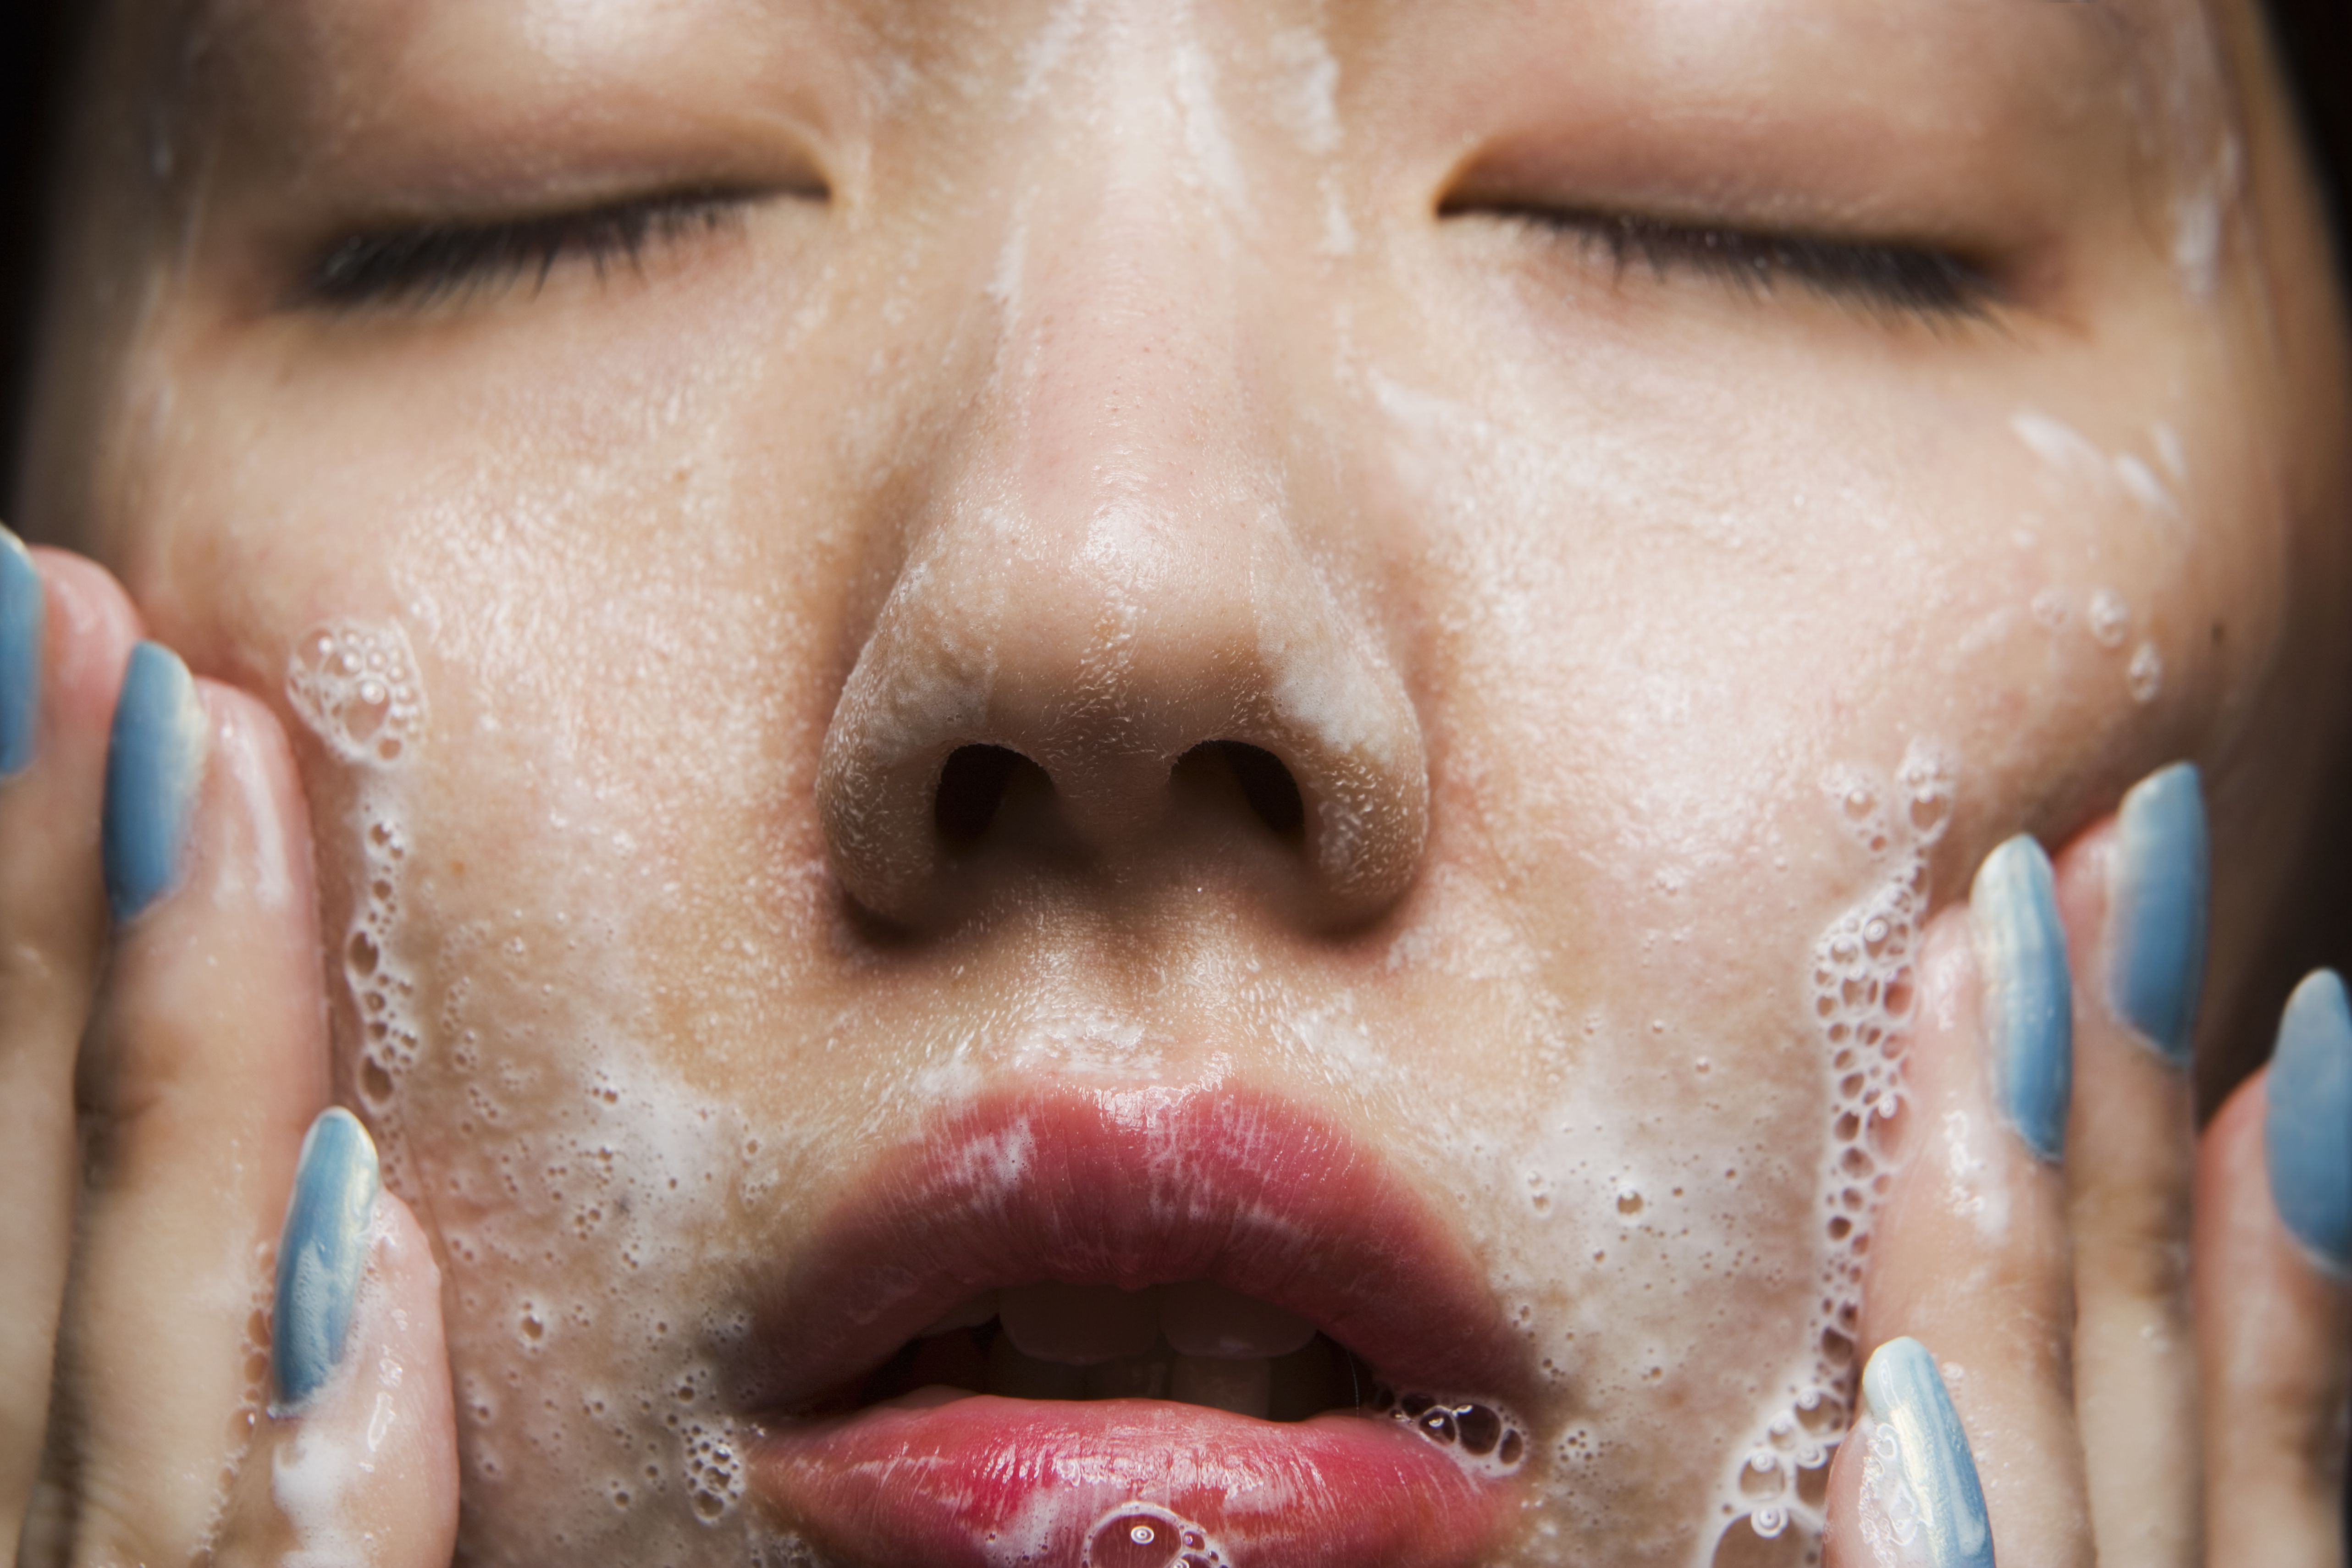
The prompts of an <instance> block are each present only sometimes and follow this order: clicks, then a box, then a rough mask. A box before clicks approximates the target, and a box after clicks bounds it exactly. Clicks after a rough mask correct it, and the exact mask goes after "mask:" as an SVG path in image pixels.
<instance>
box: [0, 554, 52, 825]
mask: <svg viewBox="0 0 2352 1568" xmlns="http://www.w3.org/2000/svg"><path fill="white" fill-rule="evenodd" d="M46 610H47V600H46V598H45V597H44V595H42V593H41V574H40V572H39V570H38V569H37V568H36V567H35V566H34V564H33V558H32V557H31V556H29V555H27V554H26V553H25V547H24V546H23V545H22V544H20V543H18V542H17V541H16V535H15V534H13V533H11V532H9V531H7V530H6V529H5V528H0V778H13V777H15V776H16V774H18V773H23V772H24V771H25V770H26V768H28V767H30V766H32V765H33V747H34V744H35V742H37V740H38V739H39V735H40V726H41V624H42V622H43V620H44V619H46V618H47V617H46Z"/></svg>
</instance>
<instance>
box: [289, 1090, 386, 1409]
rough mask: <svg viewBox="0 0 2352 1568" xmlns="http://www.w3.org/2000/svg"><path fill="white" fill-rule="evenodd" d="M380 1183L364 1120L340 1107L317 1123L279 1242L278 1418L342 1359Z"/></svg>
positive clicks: (297, 1404)
mask: <svg viewBox="0 0 2352 1568" xmlns="http://www.w3.org/2000/svg"><path fill="white" fill-rule="evenodd" d="M381 1181H382V1177H381V1175H380V1174H379V1173H378V1170H377V1166H376V1157H375V1142H374V1141H373V1140H372V1139H371V1138H369V1137H368V1135H367V1129H366V1128H364V1127H362V1126H361V1125H360V1121H359V1118H358V1117H356V1116H353V1115H352V1113H351V1112H350V1111H348V1110H343V1109H341V1107H340V1106H339V1107H337V1108H335V1109H333V1110H328V1111H324V1112H322V1113H321V1114H320V1117H319V1120H317V1121H313V1122H312V1123H310V1132H309V1133H308V1135H306V1136H305V1137H304V1138H303V1140H302V1162H301V1164H300V1166H299V1169H298V1170H297V1171H296V1172H295V1174H294V1196H293V1199H292V1201H291V1202H289V1203H288V1204H287V1205H286V1229H285V1231H284V1233H283V1234H282V1235H280V1236H279V1237H278V1305H277V1310H276V1315H275V1316H274V1317H273V1318H272V1319H271V1320H270V1326H269V1373H270V1377H271V1378H272V1380H273V1381H274V1382H275V1383H276V1384H277V1386H278V1398H277V1401H276V1403H275V1404H274V1405H271V1407H270V1408H271V1411H272V1413H273V1414H278V1415H284V1414H287V1413H289V1412H292V1411H294V1410H298V1409H299V1408H300V1407H301V1406H302V1405H304V1404H305V1403H306V1402H308V1401H309V1399H310V1396H311V1395H312V1394H316V1393H317V1392H318V1391H319V1388H320V1384H324V1383H325V1382H326V1381H327V1379H328V1378H330V1377H331V1376H332V1375H333V1374H334V1371H335V1366H336V1363H339V1362H341V1360H342V1359H343V1342H344V1340H345V1339H347V1338H348V1337H349V1336H350V1334H351V1331H352V1305H353V1304H354V1303H355V1302H356V1301H357V1300H359V1293H360V1269H361V1267H362V1265H364V1264H365V1263H366V1262H367V1239H368V1221H369V1220H370V1219H371V1218H372V1217H373V1215H374V1213H375V1194H376V1193H377V1190H378V1188H379V1186H380V1184H381Z"/></svg>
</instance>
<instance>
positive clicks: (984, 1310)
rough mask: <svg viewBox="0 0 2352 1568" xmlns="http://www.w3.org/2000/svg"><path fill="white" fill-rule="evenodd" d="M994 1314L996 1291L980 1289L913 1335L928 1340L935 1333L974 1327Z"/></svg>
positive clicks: (948, 1332)
mask: <svg viewBox="0 0 2352 1568" xmlns="http://www.w3.org/2000/svg"><path fill="white" fill-rule="evenodd" d="M994 1316H996V1292H995V1291H993V1290H982V1292H981V1293H980V1294H979V1295H977V1296H974V1297H973V1298H972V1299H971V1300H969V1301H966V1302H963V1303H962V1304H961V1305H959V1306H956V1307H951V1308H950V1309H949V1310H948V1311H947V1312H946V1313H945V1314H944V1315H942V1316H941V1317H940V1321H938V1322H936V1323H933V1324H932V1325H931V1326H930V1327H929V1328H928V1329H925V1330H924V1331H922V1332H921V1333H919V1334H917V1335H916V1336H915V1337H916V1338H917V1339H919V1340H928V1339H929V1338H931V1337H932V1336H934V1335H937V1334H951V1333H953V1332H955V1331H956V1330H958V1329H976V1328H978V1327H980V1325H981V1324H982V1323H984V1322H986V1321H988V1320H989V1319H991V1318H992V1317H994Z"/></svg>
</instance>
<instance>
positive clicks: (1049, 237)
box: [818, 149, 1429, 928]
mask: <svg viewBox="0 0 2352 1568" xmlns="http://www.w3.org/2000/svg"><path fill="white" fill-rule="evenodd" d="M1129 151H1130V153H1131V152H1132V149H1130V150H1129ZM1134 162H1135V160H1133V159H1132V158H1130V159H1129V166H1127V167H1124V168H1113V169H1111V170H1109V171H1108V173H1107V174H1106V176H1105V178H1104V179H1103V180H1101V181H1100V182H1099V183H1098V184H1097V185H1095V186H1094V187H1092V188H1091V189H1089V190H1087V191H1085V192H1083V193H1081V199H1079V200H1076V201H1073V202H1072V203H1070V204H1069V205H1067V206H1066V207H1065V208H1063V209H1062V210H1061V211H1060V213H1059V215H1058V220H1057V221H1055V220H1051V219H1049V216H1048V215H1045V214H1043V213H1041V212H1039V211H1037V210H1035V209H1034V208H1033V209H1032V210H1031V212H1030V213H1029V214H1028V215H1027V216H1026V219H1025V222H1024V227H1023V228H1022V230H1021V231H1020V232H1018V233H1016V235H1015V236H1014V237H1013V241H1012V242H1011V244H1010V245H1009V246H1008V247H1007V251H1006V254H1005V256H1004V257H1003V258H1002V259H1001V260H1000V261H999V262H998V264H997V267H996V269H995V271H996V282H995V286H994V287H993V288H992V290H991V297H992V300H993V301H994V304H993V306H992V308H993V309H994V310H996V311H997V312H998V313H999V319H998V321H997V322H996V328H997V332H998V341H997V344H996V352H995V353H994V354H993V356H992V362H993V364H992V369H991V370H990V371H989V372H988V373H987V375H986V385H985V387H984V388H983V389H982V391H981V393H980V395H978V396H977V397H975V398H973V399H972V400H971V402H969V403H968V404H966V405H963V409H964V411H963V414H962V416H961V422H960V424H959V425H958V426H957V428H956V433H955V435H954V436H953V437H950V447H951V451H950V456H949V457H947V458H944V459H943V460H941V461H940V463H939V464H938V467H937V469H936V471H935V472H931V473H929V474H927V475H926V478H925V480H924V485H923V496H922V499H920V500H919V501H917V503H916V504H915V513H916V515H915V516H914V517H913V519H912V520H911V524H910V526H909V527H908V528H907V529H906V530H905V531H904V532H903V533H901V534H899V535H898V538H899V539H900V540H901V541H903V542H901V543H899V544H898V546H897V547H896V548H897V549H898V550H899V551H900V552H903V553H902V555H901V558H900V560H899V561H898V564H897V567H896V575H895V580H894V581H893V582H892V584H891V587H890V590H889V592H888V594H887V596H886V597H885V599H884V601H883V604H882V606H881V608H880V610H879V612H878V613H877V616H876V618H875V621H874V624H873V626H872V628H871V630H870V632H869V633H868V635H867V637H866V641H865V644H864V646H863V647H862V648H861V650H860V652H859V654H858V657H857V658H856V664H855V666H854V668H853V669H852V671H851V673H850V675H849V678H848V679H847V681H846V683H845V687H844V689H843V691H842V694H841V697H840V699H839V701H838V703H837V705H836V707H835V712H834V715H833V718H832V721H831V724H830V726H829V729H828V731H827V733H826V735H825V739H824V752H823V756H822V761H821V763H820V767H819V773H818V797H819V798H818V805H819V810H820V815H821V818H822V821H823V825H824V835H825V841H826V846H827V850H828V853H829V855H830V858H831V860H832V864H833V867H834V869H835V873H836V875H837V876H838V877H839V879H840V881H841V884H842V886H843V887H844V888H845V889H846V890H847V892H848V893H849V895H850V896H851V897H852V898H853V899H854V900H856V901H857V902H858V903H860V904H862V905H863V906H865V907H866V909H867V910H871V911H873V912H874V913H876V914H878V915H881V916H883V917H885V918H887V919H888V920H890V921H895V922H898V923H901V924H903V925H906V926H909V927H914V928H922V927H927V926H936V925H938V924H940V923H941V922H942V921H950V920H951V919H952V918H953V916H954V911H955V910H959V909H962V908H966V907H968V906H969V900H971V898H972V896H973V895H974V894H975V893H976V892H980V891H984V890H985V889H986V886H987V885H988V884H990V883H992V882H994V881H1000V880H1002V879H1006V878H1009V877H1014V876H1024V875H1051V876H1060V877H1066V878H1071V879H1078V880H1080V881H1087V880H1092V881H1093V882H1095V883H1096V884H1097V886H1099V887H1103V888H1113V887H1115V888H1118V889H1123V890H1126V891H1129V892H1131V891H1132V890H1134V889H1136V888H1138V887H1139V886H1145V885H1149V884H1150V881H1151V880H1152V879H1153V878H1154V877H1155V875H1156V876H1158V877H1160V879H1165V880H1171V881H1173V880H1176V879H1183V880H1186V881H1188V882H1189V881H1192V880H1193V879H1197V877H1198V874H1199V873H1200V872H1201V871H1202V869H1204V867H1203V866H1202V861H1203V860H1204V859H1214V860H1222V861H1223V862H1226V863H1227V864H1228V866H1229V867H1247V868H1249V876H1250V877H1253V878H1255V879H1259V880H1260V881H1263V880H1265V879H1267V878H1272V879H1276V880H1278V881H1280V882H1281V883H1283V884H1284V885H1285V886H1284V888H1283V889H1282V891H1283V894H1284V898H1283V900H1282V901H1284V902H1285V903H1286V904H1287V905H1289V906H1290V907H1292V908H1295V909H1298V910H1304V911H1305V918H1307V920H1309V921H1314V922H1318V923H1320V924H1323V925H1327V926H1338V925H1348V924H1353V923H1358V922H1361V921H1366V920H1368V919H1370V918H1371V917H1373V916H1375V915H1377V914H1378V913H1379V912H1380V911H1381V910H1383V909H1384V908H1386V907H1387V906H1388V905H1389V904H1390V903H1391V901H1392V900H1395V899H1396V898H1397V897H1398V896H1399V895H1400V894H1401V893H1402V891H1403V890H1404V889H1405V888H1406V887H1407V886H1408V885H1409V884H1410V883H1411V882H1412V879H1413V876H1414V873H1415V870H1416V868H1417V867H1418V865H1419V862H1420V859H1421V856H1422V850H1423V843H1424V841H1425V839H1426V837H1427V833H1428V815H1429V786H1428V769H1427V763H1426V759H1425V755H1424V751H1423V741H1422V732H1421V726H1420V723H1419V721H1418V718H1417V716H1416V714H1415V711H1414V708H1413V704H1412V700H1410V696H1409V694H1408V692H1407V690H1406V688H1405V686H1404V683H1403V681H1402V679H1401V677H1400V674H1399V672H1398V670H1397V668H1396V667H1395V664H1394V662H1393V658H1392V656H1391V652H1390V649H1389V643H1388V639H1387V638H1386V637H1383V635H1382V631H1381V621H1380V616H1379V614H1378V612H1377V610H1376V609H1374V608H1370V607H1368V606H1370V605H1374V604H1375V603H1376V602H1377V595H1376V594H1374V593H1373V592H1372V591H1371V589H1370V585H1369V584H1367V583H1365V582H1363V581H1361V580H1350V579H1349V578H1348V577H1347V576H1346V575H1345V573H1344V569H1342V568H1336V567H1334V566H1333V565H1331V564H1330V562H1331V561H1333V560H1335V559H1344V558H1348V557H1349V555H1350V553H1351V552H1349V550H1348V549H1346V548H1322V549H1318V544H1321V545H1325V546H1330V545H1333V544H1335V542H1336V543H1338V544H1340V545H1344V544H1345V543H1346V541H1345V538H1344V535H1345V520H1344V519H1343V518H1339V517H1338V516H1336V515H1334V514H1335V513H1336V512H1337V511H1338V510H1339V508H1338V507H1337V506H1336V504H1334V503H1331V502H1329V501H1328V500H1326V501H1324V502H1323V503H1322V504H1321V505H1320V506H1319V507H1317V506H1313V505H1310V504H1308V503H1305V502H1302V501H1300V500H1298V499H1297V496H1296V495H1295V493H1294V489H1295V487H1294V485H1293V484H1292V482H1291V481H1290V479H1288V477H1287V476H1288V475H1289V474H1290V473H1291V472H1292V471H1293V469H1294V468H1295V467H1296V465H1295V464H1291V463H1287V462H1286V461H1285V458H1284V448H1285V445H1286V443H1285V439H1284V437H1283V436H1282V434H1281V432H1282V431H1283V429H1284V426H1285V416H1286V412H1287V410H1286V408H1285V407H1284V406H1283V405H1284V404H1285V401H1286V399H1285V398H1284V396H1283V395H1282V392H1281V388H1282V386H1283V384H1284V380H1283V375H1282V374H1281V373H1282V368H1283V363H1282V359H1281V356H1280V355H1279V354H1277V353H1274V352H1272V350H1270V349H1269V348H1268V347H1267V346H1266V345H1267V344H1268V342H1269V341H1270V340H1269V339H1268V338H1267V337H1266V336H1265V333H1264V332H1263V331H1258V330H1253V328H1254V325H1255V326H1260V327H1262V326H1264V324H1265V323H1263V322H1262V321H1256V322H1254V321H1253V318H1254V317H1255V316H1262V315H1263V314H1264V313H1265V312H1264V311H1263V310H1254V309H1253V308H1252V306H1251V303H1250V302H1249V301H1247V300H1244V298H1243V295H1244V289H1243V288H1242V286H1241V285H1240V283H1239V282H1238V281H1237V279H1236V270H1235V269H1236V267H1237V266H1238V265H1239V264H1238V263H1237V262H1236V261H1235V260H1234V247H1232V246H1231V245H1230V244H1229V243H1223V244H1221V243H1220V241H1219V237H1217V236H1216V235H1215V234H1214V233H1212V232H1207V231H1208V230H1209V229H1210V228H1212V227H1213V226H1212V225H1209V224H1207V223H1204V222H1202V221H1197V219H1198V215H1195V214H1188V213H1187V211H1186V210H1185V209H1183V208H1182V207H1181V206H1171V204H1170V203H1169V202H1168V200H1167V192H1168V190H1170V189H1171V188H1181V184H1180V183H1179V182H1177V181H1174V180H1172V179H1171V180H1165V181H1163V180H1161V179H1160V178H1159V177H1158V175H1159V174H1161V173H1164V172H1160V171H1154V170H1151V169H1150V168H1148V167H1145V168H1137V167H1134V166H1132V165H1133V163H1134ZM1359 553H1360V552H1359Z"/></svg>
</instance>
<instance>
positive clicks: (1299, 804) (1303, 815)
mask: <svg viewBox="0 0 2352 1568" xmlns="http://www.w3.org/2000/svg"><path fill="white" fill-rule="evenodd" d="M1219 766H1223V769H1224V770H1225V771H1226V772H1227V773H1231V774H1232V775H1233V779H1234V783H1235V784H1238V785H1240V786H1241V792H1242V799H1243V800H1244V801H1246V802H1248V804H1249V808H1250V810H1251V812H1252V813H1254V814H1255V816H1256V817H1257V819H1258V820H1259V821H1260V822H1263V823H1264V824H1265V826H1266V827H1267V828H1268V830H1270V831H1271V832H1272V833H1273V834H1274V836H1275V837H1276V838H1282V839H1287V840H1289V841H1290V842H1293V843H1296V842H1297V841H1298V840H1299V839H1301V838H1302V837H1305V835H1306V829H1307V802H1306V800H1305V798H1304V797H1303V796H1301V795H1299V793H1298V780H1297V778H1296V777H1294V776H1293V775H1292V773H1291V772H1290V767H1289V764H1288V763H1285V762H1284V761H1283V760H1282V759H1281V758H1280V757H1277V756H1276V755H1275V754H1274V753H1273V752H1269V751H1267V750H1266V749H1265V747H1263V746H1253V745H1251V744H1250V743H1249V742H1246V741H1206V742H1202V743H1201V744H1200V745H1197V746H1195V747H1193V748H1192V750H1191V751H1189V752H1185V753H1184V754H1183V755H1182V756H1181V757H1180V758H1178V759H1177V761H1176V772H1177V773H1179V774H1187V773H1192V774H1197V773H1201V772H1203V771H1206V770H1212V769H1214V768H1217V767H1219Z"/></svg>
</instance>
